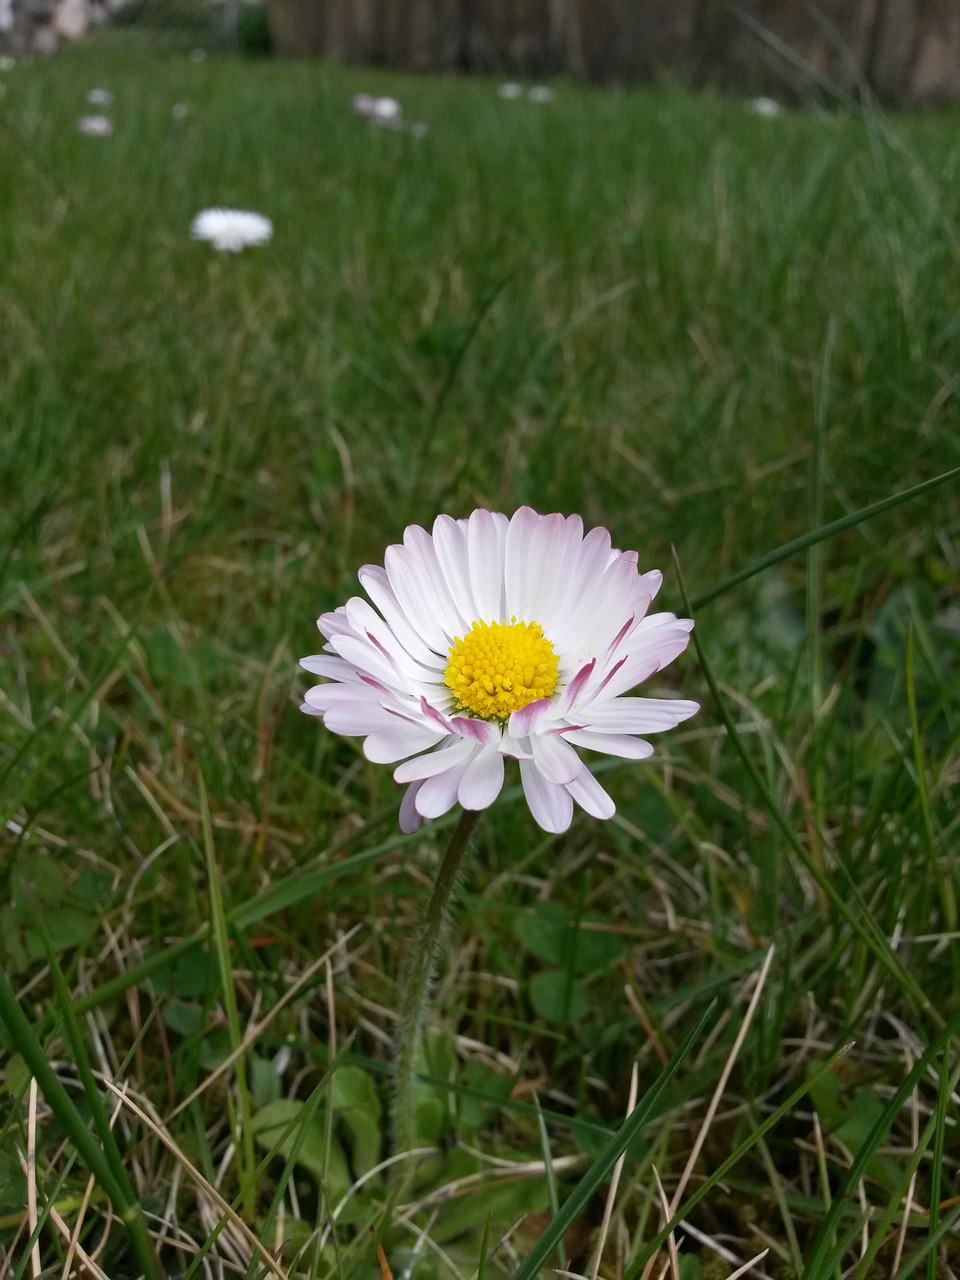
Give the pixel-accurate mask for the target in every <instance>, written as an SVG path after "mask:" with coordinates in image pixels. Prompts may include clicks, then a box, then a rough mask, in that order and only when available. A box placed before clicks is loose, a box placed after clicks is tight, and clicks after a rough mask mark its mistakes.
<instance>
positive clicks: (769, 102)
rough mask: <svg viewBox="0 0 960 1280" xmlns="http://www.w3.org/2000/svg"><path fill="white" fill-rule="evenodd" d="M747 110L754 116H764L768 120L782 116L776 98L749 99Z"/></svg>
mask: <svg viewBox="0 0 960 1280" xmlns="http://www.w3.org/2000/svg"><path fill="white" fill-rule="evenodd" d="M747 110H748V111H752V112H753V114H754V115H755V116H766V118H767V119H768V120H772V119H774V118H775V117H776V116H781V115H783V107H781V105H780V103H779V102H777V100H776V98H763V97H761V98H751V99H750V101H749V102H748V103H747Z"/></svg>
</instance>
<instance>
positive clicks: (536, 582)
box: [503, 507, 582, 639]
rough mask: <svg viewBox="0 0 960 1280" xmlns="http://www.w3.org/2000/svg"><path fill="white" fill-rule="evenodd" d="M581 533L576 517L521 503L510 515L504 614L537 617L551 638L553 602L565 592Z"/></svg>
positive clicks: (534, 619) (527, 619)
mask: <svg viewBox="0 0 960 1280" xmlns="http://www.w3.org/2000/svg"><path fill="white" fill-rule="evenodd" d="M581 537H582V524H581V522H580V520H579V519H578V518H577V517H571V518H570V519H569V520H567V518H566V517H564V516H562V515H558V514H553V515H548V516H540V515H537V514H536V512H534V511H531V509H530V508H529V507H521V508H520V510H519V511H517V512H516V514H515V515H514V516H513V518H512V519H511V521H510V526H509V529H508V531H507V541H506V546H505V548H504V565H503V577H504V589H505V609H506V613H505V617H506V618H507V619H510V618H513V617H515V618H516V619H517V621H518V622H539V623H540V625H541V626H542V627H543V629H544V633H545V634H546V635H547V638H548V639H552V636H551V630H552V624H553V623H554V621H555V610H554V602H555V599H556V597H557V596H558V594H560V593H561V592H562V594H564V595H565V594H566V590H567V583H568V579H569V574H570V572H571V570H572V568H573V566H574V564H575V560H576V555H577V553H578V552H579V548H580V542H581Z"/></svg>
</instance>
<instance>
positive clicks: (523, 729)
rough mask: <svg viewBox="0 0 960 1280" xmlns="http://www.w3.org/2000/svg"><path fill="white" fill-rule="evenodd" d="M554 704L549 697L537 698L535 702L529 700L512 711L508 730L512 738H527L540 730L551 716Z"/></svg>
mask: <svg viewBox="0 0 960 1280" xmlns="http://www.w3.org/2000/svg"><path fill="white" fill-rule="evenodd" d="M554 706H555V704H554V703H553V702H551V700H550V699H549V698H537V700H536V701H535V702H528V703H527V705H526V706H525V707H521V708H520V710H519V711H513V712H511V713H510V719H509V720H508V721H507V732H508V733H509V734H510V736H511V737H512V738H526V737H527V736H528V735H529V734H531V733H537V732H539V730H540V728H541V727H542V725H543V724H544V722H545V721H546V720H548V719H549V718H550V712H551V710H552V709H553V707H554Z"/></svg>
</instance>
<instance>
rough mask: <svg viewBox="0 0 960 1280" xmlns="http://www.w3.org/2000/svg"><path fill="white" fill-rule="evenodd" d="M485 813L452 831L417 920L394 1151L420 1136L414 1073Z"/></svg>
mask: <svg viewBox="0 0 960 1280" xmlns="http://www.w3.org/2000/svg"><path fill="white" fill-rule="evenodd" d="M479 818H480V812H479V810H476V811H475V810H472V809H464V810H463V812H462V813H461V814H460V820H459V822H458V823H457V825H456V826H455V827H454V829H453V832H452V833H451V835H450V843H449V844H448V845H447V851H446V853H445V854H444V855H443V861H442V862H441V863H440V869H439V871H438V872H437V878H436V880H435V881H434V885H433V892H432V893H431V895H430V899H429V901H428V902H427V905H426V907H424V909H423V913H422V914H421V916H420V920H419V922H418V924H417V936H416V938H415V939H414V943H413V947H412V948H411V950H410V954H409V955H408V956H407V962H406V965H405V966H404V970H403V975H402V978H401V982H400V1019H399V1022H398V1024H397V1042H396V1065H395V1068H394V1093H393V1143H394V1152H395V1153H396V1154H399V1153H400V1152H403V1151H410V1150H411V1149H412V1147H413V1144H414V1139H415V1136H416V1134H415V1125H414V1115H413V1078H414V1066H415V1064H416V1060H417V1051H418V1049H419V1047H420V1036H421V1033H422V1031H423V1022H424V1016H425V1014H426V1011H427V1001H428V1000H429V998H430V989H431V987H432V985H433V978H434V974H435V973H436V969H437V961H438V960H439V959H440V953H441V951H442V949H443V943H444V939H445V936H446V926H447V922H448V919H449V915H450V900H451V898H452V897H453V891H454V889H455V888H456V885H457V879H458V877H459V873H460V864H461V862H462V861H463V855H464V854H465V853H466V851H467V845H468V844H469V843H470V837H471V836H472V835H473V831H474V828H475V827H476V825H477V822H478V821H479Z"/></svg>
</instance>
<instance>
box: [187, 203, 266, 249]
mask: <svg viewBox="0 0 960 1280" xmlns="http://www.w3.org/2000/svg"><path fill="white" fill-rule="evenodd" d="M190 234H191V235H192V236H193V238H194V240H208V241H209V242H210V244H212V245H213V247H214V248H215V249H225V250H226V251H227V252H228V253H239V252H240V250H241V249H245V248H246V247H247V245H257V244H266V242H267V241H268V240H269V239H270V237H271V236H272V235H273V223H272V222H271V221H270V219H269V218H265V217H264V216H263V214H262V213H248V212H247V211H246V210H244V209H204V210H203V212H202V213H198V214H197V216H196V217H195V218H194V220H193V222H192V223H191V224H190Z"/></svg>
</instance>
